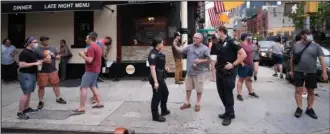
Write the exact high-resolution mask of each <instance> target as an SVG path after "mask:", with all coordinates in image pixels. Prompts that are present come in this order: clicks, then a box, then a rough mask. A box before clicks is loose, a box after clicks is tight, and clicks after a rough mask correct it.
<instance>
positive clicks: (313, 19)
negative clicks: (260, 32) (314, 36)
mask: <svg viewBox="0 0 330 134" xmlns="http://www.w3.org/2000/svg"><path fill="white" fill-rule="evenodd" d="M305 5H306V2H299V6H298V9H297V13H296V14H291V15H289V17H290V18H291V19H292V21H293V23H294V25H295V27H296V28H298V29H303V28H304V21H305V19H306V17H307V15H306V14H305ZM309 16H310V28H311V29H312V30H313V31H324V30H325V29H324V28H323V27H324V22H325V20H326V17H327V16H330V9H329V3H327V2H319V3H318V12H316V13H312V14H309Z"/></svg>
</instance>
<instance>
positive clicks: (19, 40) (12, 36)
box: [7, 13, 26, 48]
mask: <svg viewBox="0 0 330 134" xmlns="http://www.w3.org/2000/svg"><path fill="white" fill-rule="evenodd" d="M19 16H20V17H22V18H19ZM15 17H17V18H15ZM16 24H19V25H22V26H23V28H22V30H23V31H22V34H20V35H21V37H19V36H18V35H19V34H17V33H16V32H12V31H13V30H11V28H12V25H16ZM25 32H26V15H25V14H24V13H22V14H8V30H7V36H8V39H9V40H10V41H11V43H12V45H14V46H15V47H16V48H24V46H25V44H26V43H25V36H26V33H25Z"/></svg>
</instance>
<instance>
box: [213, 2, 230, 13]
mask: <svg viewBox="0 0 330 134" xmlns="http://www.w3.org/2000/svg"><path fill="white" fill-rule="evenodd" d="M214 8H215V12H216V13H217V14H218V13H222V12H232V11H233V9H230V10H226V9H225V5H224V4H223V2H222V1H214Z"/></svg>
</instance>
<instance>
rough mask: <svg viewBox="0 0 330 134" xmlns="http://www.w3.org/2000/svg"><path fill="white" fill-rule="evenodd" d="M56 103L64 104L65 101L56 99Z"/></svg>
mask: <svg viewBox="0 0 330 134" xmlns="http://www.w3.org/2000/svg"><path fill="white" fill-rule="evenodd" d="M56 102H57V103H59V104H66V101H65V100H63V99H62V97H60V98H58V99H57V100H56Z"/></svg>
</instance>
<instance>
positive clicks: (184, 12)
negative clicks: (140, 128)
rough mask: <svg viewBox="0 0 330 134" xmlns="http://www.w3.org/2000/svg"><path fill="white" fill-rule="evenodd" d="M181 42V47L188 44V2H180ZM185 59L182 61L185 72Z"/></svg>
mask: <svg viewBox="0 0 330 134" xmlns="http://www.w3.org/2000/svg"><path fill="white" fill-rule="evenodd" d="M181 34H182V36H181V38H182V39H181V41H182V45H183V47H186V46H187V44H188V2H187V1H181ZM185 63H186V59H183V60H182V65H183V70H187V66H186V64H185Z"/></svg>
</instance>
